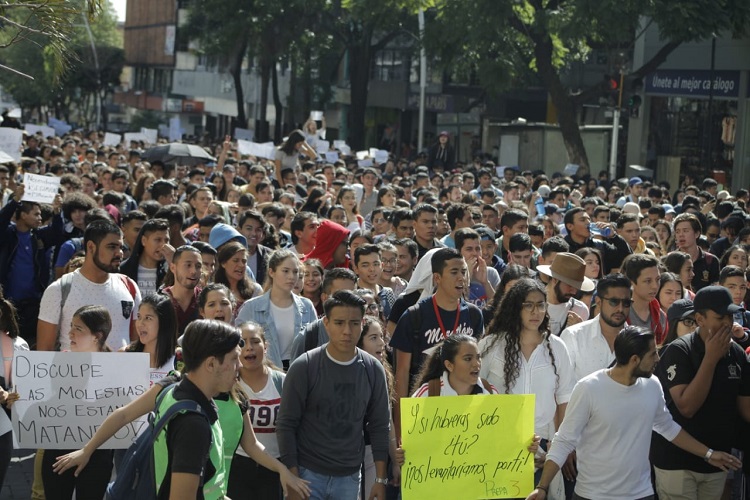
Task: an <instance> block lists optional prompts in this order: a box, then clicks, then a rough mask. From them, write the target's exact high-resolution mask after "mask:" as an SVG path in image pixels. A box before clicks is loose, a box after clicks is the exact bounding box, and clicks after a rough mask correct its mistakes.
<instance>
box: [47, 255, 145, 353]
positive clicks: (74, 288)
mask: <svg viewBox="0 0 750 500" xmlns="http://www.w3.org/2000/svg"><path fill="white" fill-rule="evenodd" d="M124 279H125V276H124V275H119V274H110V275H109V277H108V278H107V281H105V282H104V283H101V284H99V283H93V282H91V281H89V280H87V279H86V278H85V277H84V276H83V275H82V274H81V270H80V269H78V270H76V271H74V272H73V281H72V283H71V286H70V293H69V294H68V298H67V299H66V301H65V307H64V309H63V311H62V315H61V314H60V301H61V293H60V286H61V282H60V280H57V281H55V282H54V283H52V284H51V285H50V286H48V287H47V289H46V290H45V291H44V295H43V296H42V302H41V304H40V306H39V319H41V320H42V321H46V322H47V323H51V324H53V325H59V329H60V333H59V338H58V340H59V341H60V350H62V351H66V350H70V337H69V333H70V321H71V319H72V318H73V314H74V313H75V312H76V311H77V310H78V309H80V308H81V307H83V306H90V305H98V306H104V307H106V308H107V310H108V311H109V314H110V317H111V318H112V331H111V332H110V333H109V337H107V345H108V346H109V348H110V349H112V350H113V351H117V350H119V349H120V348H121V347H123V346H125V345H127V344H129V343H130V321H131V319H132V320H135V315H136V314H137V311H138V307H139V306H140V304H141V292H140V290H139V289H138V286H137V285H135V283H133V287H134V288H135V299H134V298H133V296H132V295H131V294H130V290H128V287H127V285H125V282H124V281H123V280H124ZM128 279H129V278H128Z"/></svg>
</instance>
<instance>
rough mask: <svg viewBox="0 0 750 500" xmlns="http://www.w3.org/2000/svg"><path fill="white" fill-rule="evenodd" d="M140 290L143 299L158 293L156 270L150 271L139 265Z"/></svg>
mask: <svg viewBox="0 0 750 500" xmlns="http://www.w3.org/2000/svg"><path fill="white" fill-rule="evenodd" d="M138 288H139V289H140V290H141V294H142V295H143V297H145V296H146V295H148V294H150V293H156V268H153V269H149V268H148V267H143V266H142V265H140V264H138Z"/></svg>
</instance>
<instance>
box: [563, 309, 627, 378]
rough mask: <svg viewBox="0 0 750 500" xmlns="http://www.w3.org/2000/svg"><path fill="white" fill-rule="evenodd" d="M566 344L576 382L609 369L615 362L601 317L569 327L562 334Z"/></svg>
mask: <svg viewBox="0 0 750 500" xmlns="http://www.w3.org/2000/svg"><path fill="white" fill-rule="evenodd" d="M560 340H562V341H563V342H565V346H566V347H567V348H568V355H569V356H570V364H571V365H573V373H574V374H575V380H576V381H578V380H581V379H582V378H583V377H585V376H586V375H590V374H592V373H594V372H595V371H597V370H601V369H602V368H607V367H609V365H610V364H611V363H612V361H614V360H615V353H614V352H613V351H612V350H611V349H610V348H609V344H608V343H607V339H605V338H604V335H603V334H602V327H601V324H600V323H599V316H598V315H597V316H595V317H594V318H593V319H590V320H588V321H584V322H583V323H578V324H577V325H573V326H569V327H568V328H566V329H565V330H563V332H562V333H561V334H560Z"/></svg>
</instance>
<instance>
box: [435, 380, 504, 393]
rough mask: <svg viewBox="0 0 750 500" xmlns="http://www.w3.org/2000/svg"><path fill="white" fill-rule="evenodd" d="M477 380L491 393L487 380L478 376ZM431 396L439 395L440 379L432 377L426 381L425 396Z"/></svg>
mask: <svg viewBox="0 0 750 500" xmlns="http://www.w3.org/2000/svg"><path fill="white" fill-rule="evenodd" d="M479 380H481V381H482V385H483V386H484V389H485V390H486V391H487V392H489V393H490V394H492V386H491V385H490V383H489V382H487V381H486V380H485V379H483V378H480V379H479ZM432 396H440V379H439V378H434V379H432V380H430V381H429V382H427V397H432Z"/></svg>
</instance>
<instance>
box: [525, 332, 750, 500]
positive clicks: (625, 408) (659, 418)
mask: <svg viewBox="0 0 750 500" xmlns="http://www.w3.org/2000/svg"><path fill="white" fill-rule="evenodd" d="M658 360H659V355H658V353H657V351H656V343H655V342H654V335H653V334H652V333H650V332H648V331H647V330H644V329H641V328H638V327H635V326H627V327H625V328H624V329H623V330H621V331H620V333H619V334H618V336H617V338H616V339H615V365H614V366H613V367H612V368H608V369H605V370H599V371H597V372H594V373H592V374H591V375H588V376H587V377H584V378H583V379H581V380H580V381H579V382H578V384H577V385H576V386H575V389H573V395H572V396H571V398H570V402H569V403H568V408H567V411H566V413H565V420H563V422H562V424H561V425H560V429H559V430H558V432H557V434H556V435H555V438H554V439H553V440H552V445H551V447H550V450H549V453H548V454H547V461H546V462H545V464H544V471H543V473H542V479H541V480H540V481H539V484H538V485H537V487H536V489H535V490H534V491H532V492H531V495H529V497H528V499H534V500H544V498H546V497H547V491H548V489H549V485H550V482H551V481H552V478H553V477H554V476H555V474H557V471H558V470H560V467H561V466H562V465H563V464H564V463H565V460H566V458H567V457H568V455H569V454H570V452H572V451H573V450H574V449H576V450H578V451H579V453H578V481H577V483H576V488H575V493H574V494H573V498H574V499H577V500H586V499H594V498H607V499H610V500H632V499H653V497H654V490H653V488H652V487H651V471H650V469H649V461H648V454H649V448H650V446H651V431H652V429H653V430H654V431H656V432H658V433H659V434H661V435H662V436H664V438H665V439H667V440H668V441H671V442H672V443H673V444H674V445H676V446H678V447H680V448H682V449H683V450H685V451H687V452H689V453H692V454H693V455H696V456H699V457H703V459H704V460H705V461H706V462H708V463H710V464H711V465H713V466H714V467H718V468H720V469H722V470H729V469H731V470H736V469H737V468H738V467H740V465H741V463H740V461H739V460H738V459H737V458H735V457H733V456H732V455H730V454H728V453H724V452H721V451H713V450H712V449H710V448H708V447H707V446H705V445H703V444H701V443H699V442H698V441H696V440H695V438H693V437H692V436H691V435H690V434H688V433H687V432H685V431H684V430H683V429H682V428H681V427H680V426H679V425H678V424H677V423H676V422H675V421H674V420H673V419H672V415H671V414H670V413H669V411H667V408H666V406H665V402H664V393H663V392H662V388H661V384H660V383H659V380H658V379H657V378H656V377H654V376H653V373H654V368H656V363H657V362H658Z"/></svg>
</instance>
